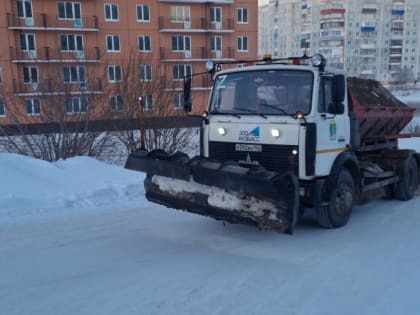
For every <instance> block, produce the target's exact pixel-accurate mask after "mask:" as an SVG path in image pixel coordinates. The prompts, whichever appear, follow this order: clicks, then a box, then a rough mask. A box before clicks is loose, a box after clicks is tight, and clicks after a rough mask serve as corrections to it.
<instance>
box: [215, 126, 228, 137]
mask: <svg viewBox="0 0 420 315" xmlns="http://www.w3.org/2000/svg"><path fill="white" fill-rule="evenodd" d="M217 132H218V133H219V135H221V136H224V135H226V129H225V128H223V127H219V128H217Z"/></svg>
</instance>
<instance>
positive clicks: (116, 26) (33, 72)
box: [0, 0, 258, 124]
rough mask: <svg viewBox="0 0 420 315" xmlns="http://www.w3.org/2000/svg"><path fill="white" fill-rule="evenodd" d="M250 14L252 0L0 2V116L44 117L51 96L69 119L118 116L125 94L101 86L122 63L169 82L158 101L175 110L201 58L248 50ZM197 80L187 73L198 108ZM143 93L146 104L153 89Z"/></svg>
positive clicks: (117, 80) (236, 55) (201, 87)
mask: <svg viewBox="0 0 420 315" xmlns="http://www.w3.org/2000/svg"><path fill="white" fill-rule="evenodd" d="M257 12H258V4H257V0H239V1H234V0H215V1H204V0H199V1H192V0H191V1H180V0H159V1H157V0H79V1H54V0H3V1H1V3H0V16H1V18H0V36H1V38H2V39H3V44H2V45H1V46H0V124H10V123H13V119H12V117H14V116H15V115H16V113H18V114H19V115H20V116H21V117H22V116H23V117H26V118H25V119H26V122H28V123H32V122H34V123H36V122H45V121H48V119H47V117H46V112H47V108H50V107H54V106H57V104H56V103H57V102H60V103H65V104H64V106H65V115H66V116H68V117H72V115H74V114H80V113H85V112H86V113H87V112H88V111H92V112H103V111H104V110H111V111H112V112H114V114H116V115H114V117H118V112H119V111H122V110H123V107H124V104H123V101H122V100H123V99H124V95H119V94H118V93H116V94H115V95H112V93H109V92H108V91H110V90H111V91H112V89H113V86H116V84H121V82H122V81H123V80H124V79H125V78H127V77H126V76H125V75H124V74H125V72H127V71H136V72H137V73H138V76H139V77H140V78H141V80H142V82H150V84H153V82H155V81H158V80H162V79H165V80H167V81H168V82H171V83H170V84H168V85H167V87H166V88H165V92H166V93H168V94H170V95H171V97H170V98H169V99H170V100H171V101H170V102H167V104H166V106H168V107H169V108H171V109H172V110H177V109H181V108H182V101H183V97H182V79H183V77H184V75H189V74H194V73H200V72H204V71H205V67H204V64H205V61H206V60H208V59H213V60H216V61H233V60H235V59H255V58H256V57H257V38H258V37H257V29H258V14H257ZM203 78H204V77H198V76H197V77H194V78H193V85H192V93H193V104H194V111H195V112H197V113H198V112H201V111H202V110H203V109H204V108H205V106H206V103H207V96H208V92H209V80H208V77H207V78H204V79H203ZM126 80H127V79H126ZM128 83H129V82H127V84H128ZM118 91H121V90H118ZM141 93H142V92H140V91H139V94H141ZM120 94H121V92H120ZM139 96H140V95H139ZM142 96H143V95H142ZM145 99H146V104H145V105H146V109H148V110H152V109H153V108H154V103H155V102H156V99H155V96H154V95H153V94H150V95H146V98H145ZM11 105H13V106H11ZM74 116H75V115H74Z"/></svg>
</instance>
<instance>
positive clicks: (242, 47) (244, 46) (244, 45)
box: [238, 36, 248, 51]
mask: <svg viewBox="0 0 420 315" xmlns="http://www.w3.org/2000/svg"><path fill="white" fill-rule="evenodd" d="M238 51H248V36H238Z"/></svg>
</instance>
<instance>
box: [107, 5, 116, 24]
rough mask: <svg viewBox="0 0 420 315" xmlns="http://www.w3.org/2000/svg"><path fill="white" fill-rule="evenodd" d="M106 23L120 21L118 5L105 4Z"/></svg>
mask: <svg viewBox="0 0 420 315" xmlns="http://www.w3.org/2000/svg"><path fill="white" fill-rule="evenodd" d="M105 21H118V4H116V3H105Z"/></svg>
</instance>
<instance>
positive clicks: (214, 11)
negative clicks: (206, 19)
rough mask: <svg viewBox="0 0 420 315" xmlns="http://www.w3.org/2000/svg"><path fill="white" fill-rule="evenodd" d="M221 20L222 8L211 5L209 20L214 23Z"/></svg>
mask: <svg viewBox="0 0 420 315" xmlns="http://www.w3.org/2000/svg"><path fill="white" fill-rule="evenodd" d="M220 21H222V8H219V7H212V8H210V22H211V23H216V22H220Z"/></svg>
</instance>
